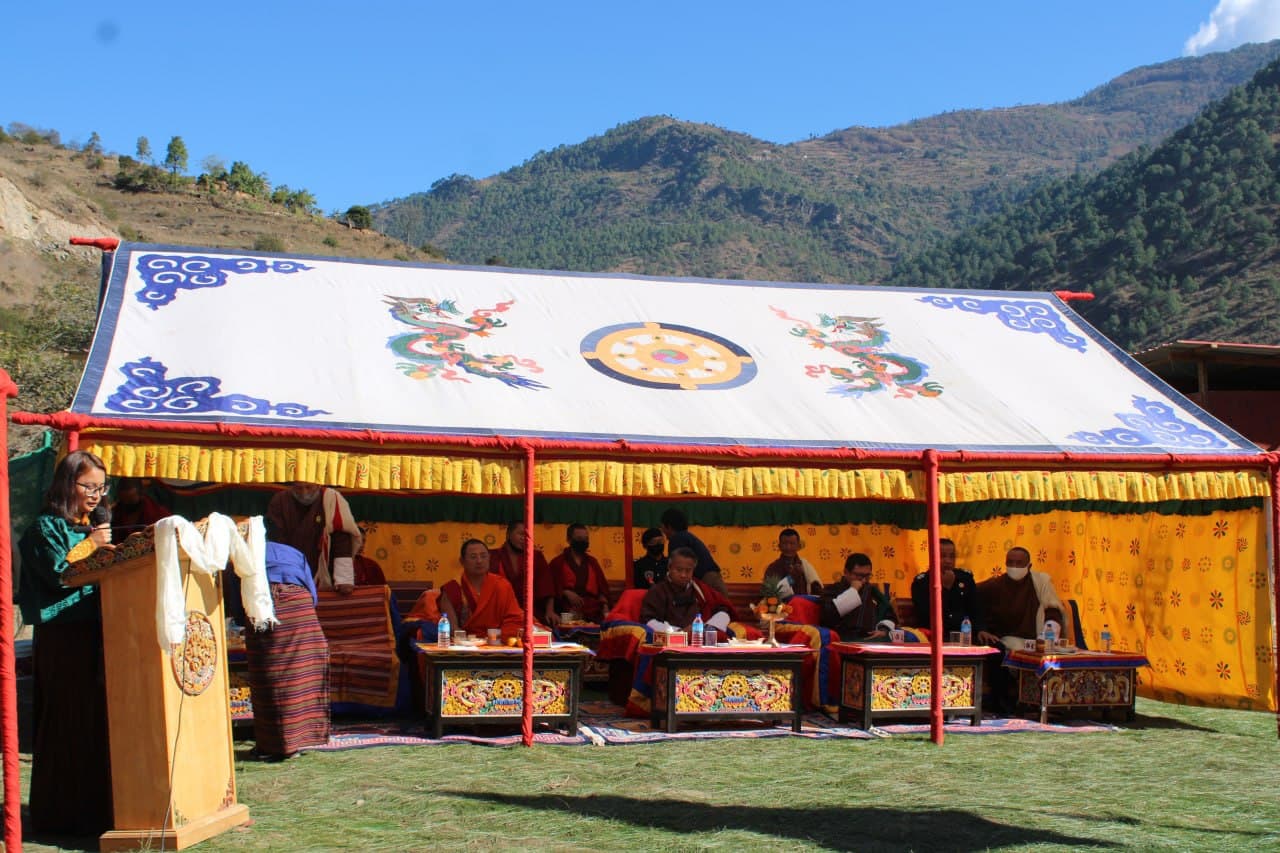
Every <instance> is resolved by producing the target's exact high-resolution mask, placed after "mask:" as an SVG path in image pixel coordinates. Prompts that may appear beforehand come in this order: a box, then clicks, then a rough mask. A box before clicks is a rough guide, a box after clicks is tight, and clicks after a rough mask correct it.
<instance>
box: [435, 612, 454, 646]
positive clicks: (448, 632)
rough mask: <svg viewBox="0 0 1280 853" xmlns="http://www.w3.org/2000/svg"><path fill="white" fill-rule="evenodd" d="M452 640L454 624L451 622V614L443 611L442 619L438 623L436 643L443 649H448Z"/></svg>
mask: <svg viewBox="0 0 1280 853" xmlns="http://www.w3.org/2000/svg"><path fill="white" fill-rule="evenodd" d="M452 640H453V626H451V625H450V624H449V614H447V613H441V614H440V621H439V622H437V623H436V645H437V646H439V647H440V648H442V649H447V648H449V643H450V642H452Z"/></svg>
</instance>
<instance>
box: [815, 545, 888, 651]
mask: <svg viewBox="0 0 1280 853" xmlns="http://www.w3.org/2000/svg"><path fill="white" fill-rule="evenodd" d="M820 606H821V608H822V616H821V625H822V627H824V628H830V629H831V630H833V631H835V632H836V633H837V634H839V635H840V639H841V640H843V641H845V642H850V641H857V642H864V643H865V642H869V641H878V640H886V639H888V638H889V632H890V631H892V630H893V629H894V628H895V627H897V626H896V624H895V623H894V619H893V605H892V604H891V603H890V602H889V596H887V595H885V594H884V593H883V592H881V591H880V590H879V589H878V588H877V587H876V585H875V584H873V583H871V558H870V557H868V556H867V555H866V554H850V555H849V559H847V560H845V561H844V578H843V579H842V580H841V581H840V583H838V584H837V585H836V588H835V592H834V593H831V594H828V595H824V596H822V599H821V602H820Z"/></svg>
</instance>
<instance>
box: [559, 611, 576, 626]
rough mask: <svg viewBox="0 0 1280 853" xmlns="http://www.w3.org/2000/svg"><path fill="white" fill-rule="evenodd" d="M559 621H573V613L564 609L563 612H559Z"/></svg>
mask: <svg viewBox="0 0 1280 853" xmlns="http://www.w3.org/2000/svg"><path fill="white" fill-rule="evenodd" d="M560 621H561V622H562V623H563V622H572V621H574V620H573V614H572V613H570V612H569V611H567V610H566V611H565V612H564V613H561V614H560Z"/></svg>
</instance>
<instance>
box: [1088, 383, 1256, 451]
mask: <svg viewBox="0 0 1280 853" xmlns="http://www.w3.org/2000/svg"><path fill="white" fill-rule="evenodd" d="M1133 407H1134V408H1135V409H1137V410H1138V412H1137V414H1131V413H1128V412H1117V413H1116V418H1117V419H1119V421H1120V422H1121V423H1122V424H1124V426H1123V427H1113V428H1111V429H1104V430H1099V431H1098V432H1086V431H1081V432H1073V433H1071V435H1070V436H1068V437H1069V438H1074V439H1076V440H1077V441H1082V442H1084V443H1085V444H1091V445H1094V446H1117V447H1150V446H1153V445H1154V446H1157V447H1181V448H1186V449H1188V450H1209V449H1222V448H1229V447H1230V446H1231V445H1230V444H1228V443H1227V442H1226V441H1225V440H1224V439H1222V438H1221V437H1220V436H1218V435H1217V434H1215V433H1212V432H1210V431H1209V430H1207V429H1203V428H1201V427H1199V426H1196V425H1195V424H1192V423H1188V422H1186V421H1184V420H1179V419H1178V416H1177V415H1176V414H1174V410H1173V407H1172V406H1170V405H1168V404H1166V403H1161V402H1158V401H1156V400H1148V399H1146V398H1145V397H1138V396H1134V398H1133Z"/></svg>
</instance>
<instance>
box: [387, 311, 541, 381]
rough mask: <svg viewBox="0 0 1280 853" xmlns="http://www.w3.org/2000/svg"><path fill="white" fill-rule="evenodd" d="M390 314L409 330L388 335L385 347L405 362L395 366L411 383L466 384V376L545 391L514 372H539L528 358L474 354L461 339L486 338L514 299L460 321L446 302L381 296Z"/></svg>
mask: <svg viewBox="0 0 1280 853" xmlns="http://www.w3.org/2000/svg"><path fill="white" fill-rule="evenodd" d="M386 302H387V304H388V305H390V306H391V309H390V310H391V316H392V317H394V318H395V319H397V320H399V321H400V322H401V323H405V324H406V325H409V326H412V327H413V330H412V331H410V332H405V333H402V334H399V335H392V336H391V337H390V338H389V339H388V341H387V347H388V348H389V349H390V350H391V351H392V352H394V353H395V354H396V355H398V356H400V357H401V358H402V359H405V361H401V362H398V363H397V364H396V367H397V368H398V369H399V370H401V371H403V372H404V374H405V376H408V377H410V378H412V379H431V378H433V377H436V376H439V377H441V378H442V379H447V380H450V381H453V382H470V381H471V379H470V378H469V376H479V377H481V378H483V379H496V380H498V381H499V382H501V383H503V384H504V385H508V386H510V387H512V388H545V387H546V386H545V385H543V384H542V383H541V382H538V381H536V380H534V379H530V378H529V377H527V376H522V375H521V374H519V373H517V372H516V369H517V368H524V369H526V370H527V371H529V372H530V373H541V372H542V368H541V367H539V366H538V363H537V362H536V361H534V360H533V359H531V358H519V357H518V356H514V355H494V354H491V353H485V354H483V355H476V354H474V353H471V352H468V351H467V349H466V347H465V345H464V341H466V339H467V338H470V337H476V338H487V337H489V333H490V330H492V329H498V328H502V327H503V326H505V325H506V323H504V322H503V321H502V319H501V318H500V317H495V316H494V315H495V314H501V313H502V312H504V311H506V310H507V309H508V308H510V307H511V306H512V305H514V304H515V301H514V300H512V301H508V302H500V303H498V304H497V305H495V306H494V307H492V308H488V309H476V310H474V311H472V312H471V315H470V316H469V317H466V319H465V320H464V319H462V317H463V313H462V312H461V311H459V310H458V306H457V304H456V303H455V302H454V300H452V299H445V300H441V301H438V302H437V301H436V300H434V299H430V298H407V297H403V296H387V297H386Z"/></svg>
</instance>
